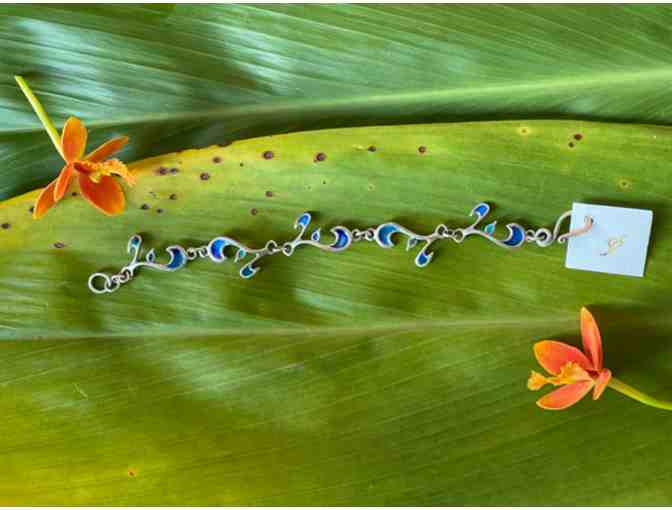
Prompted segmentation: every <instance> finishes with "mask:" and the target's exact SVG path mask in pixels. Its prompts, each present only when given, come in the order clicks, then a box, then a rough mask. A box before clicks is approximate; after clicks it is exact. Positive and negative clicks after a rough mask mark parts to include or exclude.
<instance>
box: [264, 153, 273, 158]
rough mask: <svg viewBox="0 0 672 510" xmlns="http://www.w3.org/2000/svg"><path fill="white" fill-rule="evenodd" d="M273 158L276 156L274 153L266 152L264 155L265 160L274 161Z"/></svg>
mask: <svg viewBox="0 0 672 510" xmlns="http://www.w3.org/2000/svg"><path fill="white" fill-rule="evenodd" d="M273 156H274V154H273V151H266V152H264V154H263V157H264V159H273Z"/></svg>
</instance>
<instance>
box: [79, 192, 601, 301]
mask: <svg viewBox="0 0 672 510" xmlns="http://www.w3.org/2000/svg"><path fill="white" fill-rule="evenodd" d="M489 212H490V206H489V205H488V204H487V203H484V202H483V203H480V204H478V205H477V206H476V207H474V208H473V209H472V210H471V213H470V214H469V215H470V216H474V217H475V218H476V219H475V221H474V222H473V223H472V224H471V225H469V226H468V227H464V228H449V227H448V226H446V225H445V224H443V223H440V224H439V225H437V226H436V228H435V229H434V231H433V232H432V233H431V234H428V235H421V234H417V233H416V232H413V231H412V230H410V229H408V228H406V227H404V226H403V225H400V224H398V223H393V222H387V223H382V224H380V225H378V226H375V227H369V228H366V229H363V230H360V229H356V228H355V229H350V228H347V227H344V226H342V225H339V226H336V227H333V228H332V229H331V230H330V232H331V234H332V235H333V237H334V239H333V241H332V242H331V243H323V242H322V241H321V239H322V233H321V230H320V229H319V228H318V229H316V230H314V231H313V232H312V233H311V234H310V235H309V236H307V237H305V238H304V235H306V232H307V230H308V226H309V225H310V222H311V219H312V218H311V215H310V213H307V212H305V213H303V214H302V215H301V216H299V218H298V219H297V220H296V223H294V228H295V229H298V231H299V233H298V234H297V235H296V237H294V239H292V240H290V241H286V242H284V243H278V242H276V241H273V240H270V241H268V242H267V243H266V245H265V246H264V247H263V248H258V249H253V248H250V247H248V246H246V245H244V244H243V243H241V242H240V241H237V240H235V239H233V238H231V237H227V236H221V237H215V238H214V239H212V240H211V241H210V242H209V243H208V244H207V245H202V246H191V247H188V248H183V247H182V246H179V245H176V244H175V245H172V246H169V247H168V248H166V252H167V253H168V255H169V256H170V260H169V261H168V262H167V263H166V264H161V263H159V262H157V261H156V252H155V251H154V249H151V250H149V251H148V252H147V253H146V254H145V255H144V257H142V237H140V235H138V234H135V235H133V236H132V237H131V238H130V239H129V241H128V247H127V252H128V253H129V254H131V255H132V258H131V261H130V262H129V263H128V264H127V265H125V266H124V267H123V268H121V270H120V271H119V272H118V273H117V274H115V275H108V274H105V273H93V274H92V275H91V276H90V277H89V281H88V285H89V289H91V291H92V292H95V293H96V294H105V293H110V292H115V291H116V290H117V289H119V287H121V286H122V285H123V284H125V283H128V282H129V281H131V280H132V279H133V278H134V277H135V272H136V271H137V270H138V269H139V268H141V267H146V268H149V269H156V270H158V271H177V270H178V269H181V268H182V267H184V266H185V265H186V264H187V262H189V261H192V260H196V259H199V258H206V257H209V258H210V259H211V260H212V261H213V262H217V263H221V262H224V261H225V260H228V259H229V258H230V256H227V254H226V252H229V254H230V255H233V262H234V263H238V262H242V261H243V260H244V259H248V260H247V262H245V264H244V265H243V266H242V267H241V269H240V272H239V273H240V276H241V277H242V278H251V277H252V276H254V275H255V274H256V273H257V271H259V269H260V268H259V267H258V266H257V265H256V264H257V262H258V261H259V260H260V259H261V258H263V257H266V256H269V255H275V254H277V253H282V254H283V255H286V256H287V257H290V256H291V255H292V254H293V253H294V250H295V249H296V248H298V247H299V246H304V245H307V246H313V247H315V248H319V249H320V250H324V251H327V252H334V253H335V252H341V251H345V250H347V249H348V248H349V247H350V246H351V245H352V243H356V242H360V241H368V242H372V241H375V242H376V244H377V245H378V246H381V247H382V248H392V247H393V246H394V240H393V236H394V235H395V234H399V235H402V236H405V237H407V241H406V250H411V249H412V248H414V247H416V246H417V245H418V244H420V243H423V245H422V247H421V248H420V250H419V251H418V254H417V256H416V257H415V265H416V266H418V267H421V268H422V267H425V266H426V265H427V264H429V263H430V262H431V260H432V258H433V257H434V253H432V252H430V251H429V248H430V246H431V245H432V244H433V243H434V242H436V241H440V240H444V239H446V240H450V241H453V242H455V243H457V244H460V243H462V242H464V240H465V239H467V238H468V237H473V236H479V237H482V238H484V239H487V240H488V241H490V242H492V243H494V244H496V245H497V246H500V247H502V248H506V249H514V248H519V247H520V246H522V245H523V244H525V243H536V244H537V246H539V247H541V248H546V247H548V246H551V245H552V244H553V243H556V242H557V243H559V244H564V243H565V242H566V241H567V239H568V238H570V237H573V236H577V235H581V234H583V233H586V232H588V231H589V230H590V229H591V227H592V226H593V220H592V218H590V217H588V216H586V218H585V224H584V226H583V227H581V228H578V229H576V230H573V231H570V232H567V233H565V234H560V228H561V226H562V223H563V222H564V221H565V220H566V219H567V218H569V217H570V216H571V214H572V211H567V212H565V213H563V214H562V215H561V216H560V217H559V218H558V219H557V221H556V222H555V227H554V228H553V230H550V229H548V228H539V229H536V230H534V229H527V230H526V229H524V228H523V227H522V226H520V225H519V224H517V223H508V224H507V225H506V228H507V230H508V235H507V236H506V238H504V239H497V238H495V236H494V234H495V227H496V225H497V222H496V221H493V222H492V223H488V224H487V225H485V226H484V227H483V228H482V229H479V228H478V227H479V225H480V224H481V223H482V222H483V220H484V219H485V217H486V216H487V215H488V214H489Z"/></svg>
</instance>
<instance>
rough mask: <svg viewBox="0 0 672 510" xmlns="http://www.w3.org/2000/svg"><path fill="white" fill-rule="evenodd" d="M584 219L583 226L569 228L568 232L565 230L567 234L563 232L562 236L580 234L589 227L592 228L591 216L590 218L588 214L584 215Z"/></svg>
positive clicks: (567, 236)
mask: <svg viewBox="0 0 672 510" xmlns="http://www.w3.org/2000/svg"><path fill="white" fill-rule="evenodd" d="M584 221H585V223H584V224H583V227H580V228H575V229H574V230H570V231H569V232H567V234H565V236H564V237H565V238H569V237H576V236H580V235H581V234H585V233H586V232H588V231H589V230H590V229H591V228H593V218H591V217H590V216H586V218H585V220H584Z"/></svg>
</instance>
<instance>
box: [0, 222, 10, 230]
mask: <svg viewBox="0 0 672 510" xmlns="http://www.w3.org/2000/svg"><path fill="white" fill-rule="evenodd" d="M11 226H12V225H11V224H9V223H7V222H5V223H3V224H2V225H0V227H2V230H7V229H8V228H9V227H11Z"/></svg>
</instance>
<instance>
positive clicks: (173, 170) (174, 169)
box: [169, 167, 179, 174]
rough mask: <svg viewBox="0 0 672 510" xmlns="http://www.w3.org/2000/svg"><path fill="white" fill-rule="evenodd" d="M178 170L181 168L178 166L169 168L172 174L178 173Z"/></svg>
mask: <svg viewBox="0 0 672 510" xmlns="http://www.w3.org/2000/svg"><path fill="white" fill-rule="evenodd" d="M178 171H179V170H178V169H177V168H175V167H173V168H171V169H170V170H169V172H170V173H171V174H176V173H177V172H178Z"/></svg>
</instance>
